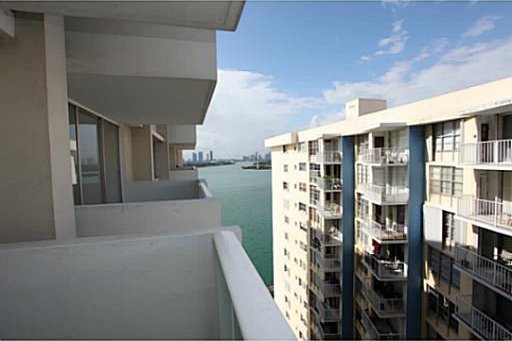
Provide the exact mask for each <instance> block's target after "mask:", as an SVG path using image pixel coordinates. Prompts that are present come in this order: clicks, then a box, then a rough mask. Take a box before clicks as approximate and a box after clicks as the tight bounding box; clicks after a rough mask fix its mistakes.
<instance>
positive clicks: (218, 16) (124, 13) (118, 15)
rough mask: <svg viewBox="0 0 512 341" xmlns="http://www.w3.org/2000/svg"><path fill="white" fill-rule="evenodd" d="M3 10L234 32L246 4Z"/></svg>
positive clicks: (27, 5)
mask: <svg viewBox="0 0 512 341" xmlns="http://www.w3.org/2000/svg"><path fill="white" fill-rule="evenodd" d="M0 7H2V8H5V9H11V10H16V11H25V12H36V13H53V14H61V15H64V16H72V17H85V18H99V19H114V20H132V21H140V22H145V23H154V24H165V25H173V26H183V27H195V28H204V29H211V30H227V31H234V30H235V29H236V27H237V26H238V22H239V20H240V16H241V15H242V10H243V8H244V1H161V0H160V1H149V0H141V1H133V0H125V1H119V0H118V1H106V0H95V1H83V0H66V1H9V0H0Z"/></svg>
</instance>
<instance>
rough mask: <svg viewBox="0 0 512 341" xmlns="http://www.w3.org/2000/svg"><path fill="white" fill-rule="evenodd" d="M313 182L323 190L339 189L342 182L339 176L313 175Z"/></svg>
mask: <svg viewBox="0 0 512 341" xmlns="http://www.w3.org/2000/svg"><path fill="white" fill-rule="evenodd" d="M312 182H313V183H314V184H316V185H317V186H318V188H320V189H321V190H323V191H324V192H327V191H331V192H332V191H341V190H342V184H341V179H340V178H332V177H323V178H320V177H315V178H314V180H313V181H312Z"/></svg>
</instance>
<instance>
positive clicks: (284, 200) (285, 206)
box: [283, 199, 290, 210]
mask: <svg viewBox="0 0 512 341" xmlns="http://www.w3.org/2000/svg"><path fill="white" fill-rule="evenodd" d="M283 207H284V208H285V209H286V210H288V209H289V208H290V200H288V199H283Z"/></svg>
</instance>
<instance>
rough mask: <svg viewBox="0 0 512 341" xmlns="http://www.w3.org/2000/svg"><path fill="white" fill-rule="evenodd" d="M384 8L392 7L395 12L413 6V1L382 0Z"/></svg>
mask: <svg viewBox="0 0 512 341" xmlns="http://www.w3.org/2000/svg"><path fill="white" fill-rule="evenodd" d="M381 4H382V6H384V7H391V9H392V10H393V11H395V10H396V9H397V8H405V7H408V6H409V5H410V4H411V0H382V1H381Z"/></svg>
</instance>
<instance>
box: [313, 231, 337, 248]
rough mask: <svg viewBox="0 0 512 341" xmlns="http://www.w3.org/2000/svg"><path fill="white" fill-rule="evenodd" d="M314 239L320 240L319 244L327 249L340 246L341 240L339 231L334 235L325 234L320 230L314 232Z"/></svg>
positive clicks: (333, 233) (334, 232)
mask: <svg viewBox="0 0 512 341" xmlns="http://www.w3.org/2000/svg"><path fill="white" fill-rule="evenodd" d="M312 233H313V237H314V238H316V239H318V242H319V243H320V244H321V245H322V246H324V247H326V246H340V245H341V240H340V238H339V237H338V230H335V231H333V232H332V233H324V232H322V231H320V230H316V229H314V230H313V232H312Z"/></svg>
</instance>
